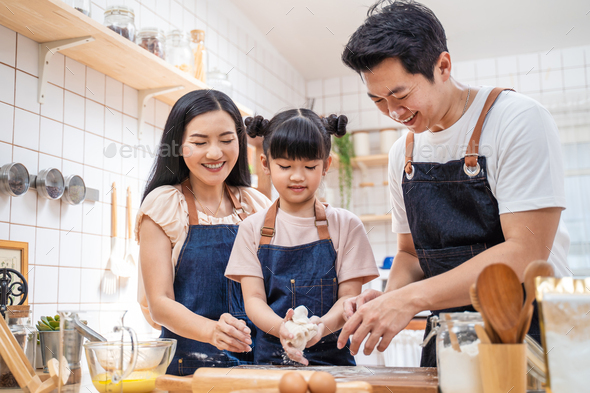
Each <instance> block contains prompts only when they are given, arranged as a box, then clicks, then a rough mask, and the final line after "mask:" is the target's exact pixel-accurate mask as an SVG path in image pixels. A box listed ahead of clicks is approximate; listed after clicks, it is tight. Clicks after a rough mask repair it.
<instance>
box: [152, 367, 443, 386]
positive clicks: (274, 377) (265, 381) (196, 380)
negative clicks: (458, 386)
mask: <svg viewBox="0 0 590 393" xmlns="http://www.w3.org/2000/svg"><path fill="white" fill-rule="evenodd" d="M291 371H297V372H299V373H301V374H302V376H303V378H304V379H305V380H309V378H310V376H311V374H313V372H315V371H326V372H329V373H330V374H332V375H333V376H334V377H335V378H336V381H337V386H338V391H339V392H340V391H341V392H342V393H351V391H350V390H348V389H358V388H361V389H365V388H366V385H365V384H364V383H368V384H369V385H371V386H372V389H373V393H401V392H404V393H437V392H438V378H437V374H436V368H426V367H423V368H419V367H416V368H399V367H382V366H379V367H373V366H371V367H365V366H356V367H343V366H334V367H288V366H240V367H234V368H200V369H198V370H197V371H196V372H195V373H194V375H193V377H177V376H174V375H162V376H159V377H158V378H156V389H160V390H168V391H169V392H170V393H179V392H187V393H188V392H192V393H207V391H209V390H210V389H211V387H212V386H215V389H214V391H216V392H217V393H230V392H233V391H235V390H247V389H278V386H279V381H280V380H281V378H282V376H283V375H284V374H286V373H288V372H291ZM351 382H352V383H354V384H344V383H351ZM358 382H363V384H358ZM363 391H364V392H367V390H363ZM211 393H213V392H211Z"/></svg>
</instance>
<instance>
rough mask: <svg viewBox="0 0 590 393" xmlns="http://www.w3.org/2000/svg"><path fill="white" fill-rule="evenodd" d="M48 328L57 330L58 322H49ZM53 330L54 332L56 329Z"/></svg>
mask: <svg viewBox="0 0 590 393" xmlns="http://www.w3.org/2000/svg"><path fill="white" fill-rule="evenodd" d="M49 326H51V327H52V328H57V329H59V322H55V321H49ZM54 330H56V329H54Z"/></svg>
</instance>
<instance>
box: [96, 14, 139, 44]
mask: <svg viewBox="0 0 590 393" xmlns="http://www.w3.org/2000/svg"><path fill="white" fill-rule="evenodd" d="M104 25H105V26H106V27H108V28H109V29H111V30H113V31H114V32H115V33H117V34H119V35H121V36H123V37H125V38H127V39H128V40H131V41H133V42H135V13H134V12H133V9H132V8H130V7H127V6H124V5H113V6H110V7H107V9H106V11H105V12H104Z"/></svg>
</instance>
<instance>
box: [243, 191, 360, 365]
mask: <svg viewBox="0 0 590 393" xmlns="http://www.w3.org/2000/svg"><path fill="white" fill-rule="evenodd" d="M314 208H315V225H316V227H317V229H318V235H319V238H320V240H318V241H315V242H312V243H309V244H302V245H299V246H294V247H281V246H275V245H271V244H270V241H271V239H272V237H273V236H274V234H275V219H276V216H277V212H278V209H279V200H278V199H277V201H276V202H275V203H274V204H273V205H272V206H271V207H270V209H268V212H267V213H266V217H265V220H264V226H263V227H262V229H261V231H260V233H261V235H262V236H261V238H260V245H259V247H258V260H259V261H260V265H261V267H262V272H263V276H264V289H265V291H266V301H267V303H268V305H269V306H270V308H271V309H272V310H273V311H274V312H275V313H276V314H277V315H279V316H281V317H282V316H284V315H286V314H287V311H288V310H289V309H290V308H293V309H295V308H296V307H298V306H301V305H304V306H305V307H307V309H308V310H309V317H311V316H312V315H316V316H320V317H321V316H323V315H324V314H326V313H327V312H328V311H330V309H331V308H332V306H333V305H334V303H336V301H337V300H338V279H337V274H336V251H335V250H334V246H333V245H332V240H331V239H330V233H329V232H328V220H327V219H326V209H325V208H324V205H322V204H321V203H320V201H318V200H317V199H316V201H315V206H314ZM277 328H278V327H277ZM326 329H328V328H327V327H326ZM339 333H340V330H339V331H337V332H331V333H330V334H328V335H326V336H325V337H324V338H322V339H321V340H320V341H319V342H318V343H317V344H315V345H314V346H312V347H310V348H307V349H306V350H305V352H304V354H303V356H305V358H306V359H307V360H308V361H309V364H310V365H322V366H324V365H325V366H329V365H338V366H354V365H355V362H354V358H353V356H352V355H351V354H350V350H349V349H347V347H345V348H344V349H341V350H339V349H338V348H337V347H336V343H337V341H338V335H339ZM256 337H257V341H256V350H255V351H254V363H255V364H296V363H295V362H293V361H291V360H289V358H288V357H287V355H286V354H285V353H284V350H283V346H282V345H281V342H280V340H279V339H278V338H277V337H275V336H273V335H271V334H267V333H266V332H264V331H261V330H259V331H258V332H257V333H256ZM348 345H350V344H348Z"/></svg>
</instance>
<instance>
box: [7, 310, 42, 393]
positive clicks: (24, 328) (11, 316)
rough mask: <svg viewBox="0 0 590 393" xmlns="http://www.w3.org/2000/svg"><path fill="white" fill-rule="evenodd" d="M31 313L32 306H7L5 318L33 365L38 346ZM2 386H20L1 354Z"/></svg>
mask: <svg viewBox="0 0 590 393" xmlns="http://www.w3.org/2000/svg"><path fill="white" fill-rule="evenodd" d="M31 315H32V311H31V309H30V306H25V305H21V306H7V310H6V317H5V319H6V323H7V325H8V328H9V329H10V332H11V333H12V335H13V336H14V338H15V339H16V342H17V343H18V345H19V346H20V347H21V349H22V350H23V352H24V353H25V355H26V357H27V360H28V361H29V363H31V365H33V364H34V358H35V349H36V346H37V330H36V329H35V327H34V326H33V324H32V323H31ZM0 317H2V316H0ZM1 388H13V389H14V388H18V383H17V381H16V379H15V378H14V375H13V374H12V372H11V371H10V369H9V368H8V365H7V364H6V362H5V361H4V359H2V357H1V356H0V389H1Z"/></svg>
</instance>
